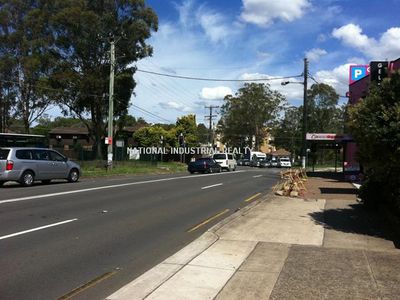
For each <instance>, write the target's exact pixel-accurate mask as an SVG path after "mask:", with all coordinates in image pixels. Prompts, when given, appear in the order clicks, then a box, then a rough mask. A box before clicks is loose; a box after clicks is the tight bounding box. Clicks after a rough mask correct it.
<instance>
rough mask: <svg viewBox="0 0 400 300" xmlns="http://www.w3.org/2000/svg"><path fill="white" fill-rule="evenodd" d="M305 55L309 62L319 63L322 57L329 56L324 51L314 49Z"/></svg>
mask: <svg viewBox="0 0 400 300" xmlns="http://www.w3.org/2000/svg"><path fill="white" fill-rule="evenodd" d="M305 54H306V57H307V58H308V60H309V61H311V62H318V61H319V59H320V58H321V56H323V55H326V54H328V52H326V50H324V49H320V48H314V49H311V50H309V51H307V52H306V53H305Z"/></svg>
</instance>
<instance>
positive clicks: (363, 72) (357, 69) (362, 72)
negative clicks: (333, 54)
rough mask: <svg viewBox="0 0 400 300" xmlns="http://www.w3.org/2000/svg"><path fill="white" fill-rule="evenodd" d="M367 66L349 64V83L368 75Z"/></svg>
mask: <svg viewBox="0 0 400 300" xmlns="http://www.w3.org/2000/svg"><path fill="white" fill-rule="evenodd" d="M368 67H369V66H368V65H357V66H350V76H349V77H350V78H349V83H350V84H352V83H353V82H355V81H357V80H360V79H361V78H364V77H365V76H367V75H369V70H368Z"/></svg>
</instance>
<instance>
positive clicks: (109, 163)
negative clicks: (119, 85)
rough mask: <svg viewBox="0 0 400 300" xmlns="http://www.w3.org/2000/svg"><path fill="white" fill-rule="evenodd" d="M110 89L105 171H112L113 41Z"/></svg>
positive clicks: (113, 45) (112, 40)
mask: <svg viewBox="0 0 400 300" xmlns="http://www.w3.org/2000/svg"><path fill="white" fill-rule="evenodd" d="M110 44H111V48H110V88H109V97H108V140H107V143H108V148H107V170H111V169H112V164H113V143H114V141H113V131H114V130H113V127H114V124H113V121H114V68H115V41H114V37H111V39H110Z"/></svg>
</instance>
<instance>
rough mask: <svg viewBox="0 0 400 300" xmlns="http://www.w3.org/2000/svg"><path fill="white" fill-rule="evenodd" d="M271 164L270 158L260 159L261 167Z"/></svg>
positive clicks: (267, 166)
mask: <svg viewBox="0 0 400 300" xmlns="http://www.w3.org/2000/svg"><path fill="white" fill-rule="evenodd" d="M270 166H271V162H270V161H269V160H268V159H264V160H262V161H260V165H259V167H260V168H269V167H270Z"/></svg>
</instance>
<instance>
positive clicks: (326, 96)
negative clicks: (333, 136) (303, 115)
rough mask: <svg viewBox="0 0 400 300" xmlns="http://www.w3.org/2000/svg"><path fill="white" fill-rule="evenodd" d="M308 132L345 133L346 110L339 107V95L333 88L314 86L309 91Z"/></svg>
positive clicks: (320, 85) (325, 85)
mask: <svg viewBox="0 0 400 300" xmlns="http://www.w3.org/2000/svg"><path fill="white" fill-rule="evenodd" d="M307 101H308V102H307V103H308V120H307V121H308V124H307V131H308V132H319V133H343V124H344V108H343V107H338V102H339V95H338V94H337V93H336V91H335V90H334V88H333V87H331V86H329V85H327V84H324V83H319V84H313V85H312V86H311V88H310V89H309V90H308V91H307Z"/></svg>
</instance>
